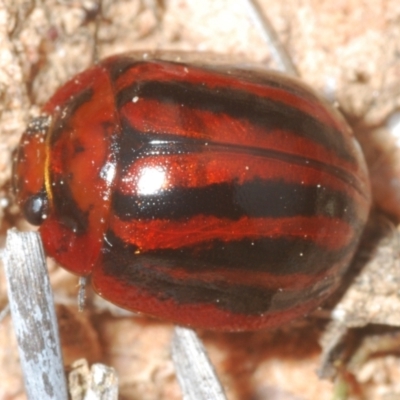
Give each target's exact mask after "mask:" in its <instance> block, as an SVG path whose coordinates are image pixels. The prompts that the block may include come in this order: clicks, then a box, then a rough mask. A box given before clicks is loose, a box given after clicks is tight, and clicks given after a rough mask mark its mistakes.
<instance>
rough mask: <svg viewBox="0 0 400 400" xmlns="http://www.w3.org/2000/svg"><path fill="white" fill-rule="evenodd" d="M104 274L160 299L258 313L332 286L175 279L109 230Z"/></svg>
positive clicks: (319, 293) (295, 302) (300, 300)
mask: <svg viewBox="0 0 400 400" xmlns="http://www.w3.org/2000/svg"><path fill="white" fill-rule="evenodd" d="M99 265H101V267H102V268H103V272H104V274H105V275H108V276H111V277H113V279H116V280H118V281H121V282H122V283H123V285H124V286H125V287H126V289H127V290H129V287H130V286H133V287H136V288H140V289H142V290H144V291H146V292H148V293H149V294H151V295H152V296H154V297H156V298H157V299H158V300H160V301H165V300H174V301H175V302H177V303H178V304H213V305H215V306H216V307H217V308H220V309H222V310H226V311H229V312H232V313H238V314H246V315H259V314H262V313H265V312H272V311H278V310H285V309H287V308H289V307H290V308H291V307H293V306H295V305H298V304H301V303H305V302H307V301H310V300H312V299H315V298H316V297H317V296H318V297H319V296H325V295H326V294H327V293H328V292H329V291H330V290H331V289H332V278H327V279H326V280H322V281H321V284H316V285H313V286H311V287H308V288H304V289H301V290H286V291H285V290H284V291H282V290H281V289H279V288H277V289H268V288H264V287H261V286H255V285H241V284H229V283H227V282H224V280H223V276H222V277H221V278H218V277H216V278H215V280H213V281H211V282H205V281H201V280H197V279H190V278H187V279H176V278H174V277H172V276H171V275H169V274H168V273H167V272H164V271H162V269H161V270H160V268H159V265H154V263H152V262H150V263H149V262H148V260H147V259H145V258H143V257H141V256H140V255H139V256H137V255H134V254H133V253H132V249H131V247H130V246H126V244H125V243H124V242H123V241H121V240H120V239H118V238H117V237H115V236H114V235H113V233H112V232H108V233H107V240H105V241H104V249H103V251H102V259H101V262H100V264H99Z"/></svg>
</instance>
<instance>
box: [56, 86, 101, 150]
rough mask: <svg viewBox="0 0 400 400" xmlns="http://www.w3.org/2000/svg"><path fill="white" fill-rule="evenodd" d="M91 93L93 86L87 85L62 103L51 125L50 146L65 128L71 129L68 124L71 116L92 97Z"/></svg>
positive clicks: (92, 92)
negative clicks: (87, 86)
mask: <svg viewBox="0 0 400 400" xmlns="http://www.w3.org/2000/svg"><path fill="white" fill-rule="evenodd" d="M93 94H94V91H93V88H91V87H89V88H87V89H84V90H82V91H81V92H79V93H77V94H75V95H73V96H72V97H71V98H70V99H69V100H68V101H66V102H65V103H64V104H63V106H62V107H61V109H60V110H59V111H58V113H57V116H56V119H55V120H54V122H53V124H52V126H51V138H50V145H51V146H53V145H54V144H55V143H56V142H57V140H58V139H59V138H60V137H61V136H62V134H63V132H64V131H65V130H66V129H68V130H72V129H73V128H72V127H71V126H70V122H71V117H72V116H73V115H74V114H75V113H76V112H77V111H78V110H79V108H80V107H81V106H82V105H83V104H85V103H87V102H89V101H90V100H91V99H92V97H93Z"/></svg>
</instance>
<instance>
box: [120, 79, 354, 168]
mask: <svg viewBox="0 0 400 400" xmlns="http://www.w3.org/2000/svg"><path fill="white" fill-rule="evenodd" d="M135 96H138V97H139V98H145V99H153V100H156V101H158V102H159V103H166V104H175V105H178V106H181V105H182V104H183V105H185V106H188V107H191V108H193V109H197V110H205V111H209V112H212V113H215V114H225V115H228V116H230V117H231V118H233V119H244V120H247V121H248V122H249V123H251V124H253V125H257V126H260V127H262V128H263V129H264V130H265V132H266V134H267V133H268V132H271V133H272V132H274V131H276V130H284V131H290V132H292V133H293V134H295V135H298V136H301V137H304V138H307V139H309V140H312V141H313V142H315V143H318V144H320V145H321V146H323V147H325V148H326V149H328V150H329V151H332V150H333V151H334V152H335V153H336V155H337V156H338V157H340V158H342V159H344V160H346V161H350V162H352V163H355V159H354V157H353V155H352V154H351V153H350V152H349V151H348V149H347V148H346V145H345V143H344V140H343V135H342V134H341V132H339V131H337V130H336V129H335V128H334V127H332V126H329V125H326V124H324V123H322V122H320V121H319V120H317V119H315V118H314V117H313V116H312V115H310V114H309V113H305V112H303V111H301V110H299V109H297V108H295V107H291V106H289V105H286V104H284V103H281V102H279V101H275V100H273V99H271V98H266V97H260V96H256V95H254V94H251V93H248V92H246V91H241V90H235V89H230V88H225V87H218V88H212V89H210V88H208V87H207V86H206V85H199V84H197V85H196V84H191V83H188V82H158V81H144V82H143V81H141V82H135V83H133V84H132V85H130V86H128V87H126V88H124V89H122V90H121V91H120V92H119V93H117V96H116V102H117V105H118V107H122V106H124V105H125V104H126V103H128V102H131V101H132V98H134V97H135ZM155 112H157V110H155Z"/></svg>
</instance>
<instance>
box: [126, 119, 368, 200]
mask: <svg viewBox="0 0 400 400" xmlns="http://www.w3.org/2000/svg"><path fill="white" fill-rule="evenodd" d="M120 147H121V151H120V154H119V162H120V166H121V168H122V171H126V170H128V169H129V168H130V167H131V166H132V164H133V163H134V162H135V161H136V160H137V159H139V158H143V157H146V156H154V155H159V156H166V155H174V154H175V155H176V154H193V153H204V152H207V151H208V152H212V151H213V152H221V153H232V156H234V154H235V153H238V154H240V153H242V154H247V155H249V156H257V157H265V158H267V159H272V160H279V161H282V162H285V163H288V164H295V165H301V166H305V167H307V168H313V169H316V170H318V171H324V172H327V173H329V174H331V175H333V176H335V177H336V178H338V179H340V180H342V181H343V182H345V183H347V184H348V185H350V186H352V187H353V188H354V189H355V190H356V191H358V193H359V194H360V195H361V196H363V197H364V198H365V197H366V195H365V189H363V187H362V184H361V183H360V181H359V180H358V179H357V178H356V177H355V176H354V175H353V174H351V173H349V172H347V171H346V170H345V169H341V168H338V167H335V166H333V165H330V164H327V163H324V162H321V161H318V160H312V159H309V158H306V157H302V156H300V155H296V154H289V153H284V152H282V151H277V150H273V149H264V148H257V147H251V146H243V145H236V144H226V143H218V142H213V141H209V140H204V139H194V138H189V137H182V136H177V135H174V134H170V133H151V132H141V131H138V130H137V129H135V128H134V127H132V126H131V125H130V123H129V121H128V120H127V119H126V118H121V137H120Z"/></svg>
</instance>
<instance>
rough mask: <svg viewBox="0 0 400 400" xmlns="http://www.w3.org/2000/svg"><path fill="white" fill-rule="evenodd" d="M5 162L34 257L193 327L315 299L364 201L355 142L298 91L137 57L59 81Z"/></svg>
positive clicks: (272, 314) (288, 309)
mask: <svg viewBox="0 0 400 400" xmlns="http://www.w3.org/2000/svg"><path fill="white" fill-rule="evenodd" d="M15 171H16V192H17V196H18V201H19V204H20V205H21V208H22V210H23V212H24V214H25V216H26V218H27V219H28V220H29V221H30V222H31V223H33V224H37V225H39V224H40V225H41V227H40V233H41V236H42V239H43V243H44V247H45V250H46V252H47V254H48V255H50V256H52V257H54V258H55V259H56V261H57V262H59V263H60V264H61V265H62V266H64V267H65V268H67V269H68V270H70V271H71V272H73V273H75V274H78V275H89V274H91V276H92V283H93V285H94V288H95V290H96V291H97V292H98V293H99V294H100V295H101V296H103V297H104V298H106V299H108V300H110V301H111V302H113V303H115V304H117V305H119V306H121V307H124V308H127V309H130V310H133V311H138V312H143V313H146V314H149V315H153V316H156V317H159V318H162V319H167V320H170V321H173V322H175V323H177V324H183V325H188V326H192V327H198V328H206V329H222V330H232V331H233V330H253V329H259V328H263V327H269V326H275V325H279V324H282V323H284V322H285V321H288V320H291V319H293V318H295V317H298V316H301V315H303V314H304V313H307V312H309V311H310V310H312V309H314V308H315V307H316V306H318V305H319V304H320V303H321V302H322V301H323V300H324V299H325V298H326V297H327V296H328V295H329V294H331V293H332V292H333V291H334V290H335V288H336V287H337V286H338V284H339V282H340V278H341V276H342V275H343V273H344V272H345V271H346V268H347V267H348V265H349V263H350V261H351V259H352V257H353V255H354V252H355V250H356V248H357V245H358V243H359V239H360V235H361V233H362V231H363V227H364V225H365V222H366V219H367V217H368V212H369V208H370V187H369V181H368V174H367V170H366V166H365V162H364V159H363V156H362V153H361V151H360V148H359V145H358V143H357V142H356V140H355V138H354V136H353V134H352V133H351V131H350V129H349V128H348V126H347V125H346V124H345V122H344V121H343V120H342V118H341V117H340V116H339V115H338V114H337V113H336V112H335V111H334V110H333V109H331V108H330V107H329V106H327V105H326V104H325V103H324V101H322V100H321V99H320V98H319V97H318V96H316V95H315V94H314V93H313V92H312V91H310V89H308V88H306V87H305V86H303V85H302V84H300V83H299V82H297V81H295V80H293V79H291V78H288V77H286V76H283V75H280V74H277V73H271V72H265V71H251V70H240V69H236V68H229V67H227V66H214V67H213V66H205V65H200V64H189V63H183V62H174V61H169V60H166V59H158V58H157V57H155V58H151V57H148V58H142V57H141V56H140V55H138V54H124V55H119V56H114V57H111V58H108V59H105V60H104V61H102V62H100V63H99V64H98V65H96V66H94V67H92V68H90V69H88V70H86V71H84V72H83V73H81V74H79V75H77V76H75V77H74V78H73V79H72V80H71V81H69V82H68V83H66V84H65V85H64V86H63V87H61V88H60V89H59V90H58V91H57V92H56V93H55V95H54V96H53V97H52V98H51V99H50V100H49V102H48V103H47V104H46V105H45V106H44V107H43V114H42V116H40V117H39V118H36V119H34V120H33V121H32V123H31V124H30V125H29V127H28V129H27V131H26V132H25V134H24V135H23V137H22V140H21V144H20V147H19V151H18V154H17V156H16V165H15Z"/></svg>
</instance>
